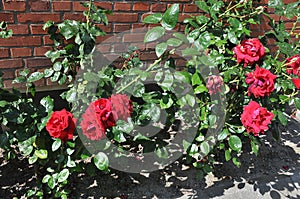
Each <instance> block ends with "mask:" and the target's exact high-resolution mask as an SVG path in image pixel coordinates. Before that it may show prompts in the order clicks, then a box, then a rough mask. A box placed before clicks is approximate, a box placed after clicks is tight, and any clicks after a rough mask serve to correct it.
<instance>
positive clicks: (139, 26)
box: [132, 23, 148, 32]
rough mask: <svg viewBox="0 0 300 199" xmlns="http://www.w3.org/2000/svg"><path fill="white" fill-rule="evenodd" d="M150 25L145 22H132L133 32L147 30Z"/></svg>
mask: <svg viewBox="0 0 300 199" xmlns="http://www.w3.org/2000/svg"><path fill="white" fill-rule="evenodd" d="M147 30H148V25H146V24H143V23H136V24H132V32H147Z"/></svg>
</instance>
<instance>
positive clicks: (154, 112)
mask: <svg viewBox="0 0 300 199" xmlns="http://www.w3.org/2000/svg"><path fill="white" fill-rule="evenodd" d="M141 114H142V115H143V116H148V117H149V118H151V120H152V121H154V122H158V121H159V119H160V108H159V107H158V106H157V105H156V104H154V103H151V104H150V105H148V106H146V107H145V109H143V110H142V112H141Z"/></svg>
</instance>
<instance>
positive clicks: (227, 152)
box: [225, 150, 231, 161]
mask: <svg viewBox="0 0 300 199" xmlns="http://www.w3.org/2000/svg"><path fill="white" fill-rule="evenodd" d="M230 159H231V152H230V150H226V151H225V160H226V161H229V160H230Z"/></svg>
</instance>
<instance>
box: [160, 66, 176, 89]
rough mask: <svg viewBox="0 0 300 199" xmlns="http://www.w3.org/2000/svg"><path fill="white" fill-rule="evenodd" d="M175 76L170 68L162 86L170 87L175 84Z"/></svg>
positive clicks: (166, 72)
mask: <svg viewBox="0 0 300 199" xmlns="http://www.w3.org/2000/svg"><path fill="white" fill-rule="evenodd" d="M173 82H174V77H173V75H172V74H171V72H170V71H169V70H167V71H165V77H164V80H163V81H162V83H161V84H160V86H162V87H165V89H170V88H171V87H172V85H173Z"/></svg>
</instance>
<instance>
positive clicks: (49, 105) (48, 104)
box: [40, 96, 54, 113]
mask: <svg viewBox="0 0 300 199" xmlns="http://www.w3.org/2000/svg"><path fill="white" fill-rule="evenodd" d="M40 104H41V105H42V106H43V107H45V109H46V113H51V112H52V110H53V107H54V102H53V99H52V98H51V97H50V96H46V97H43V98H42V99H41V101H40Z"/></svg>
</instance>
